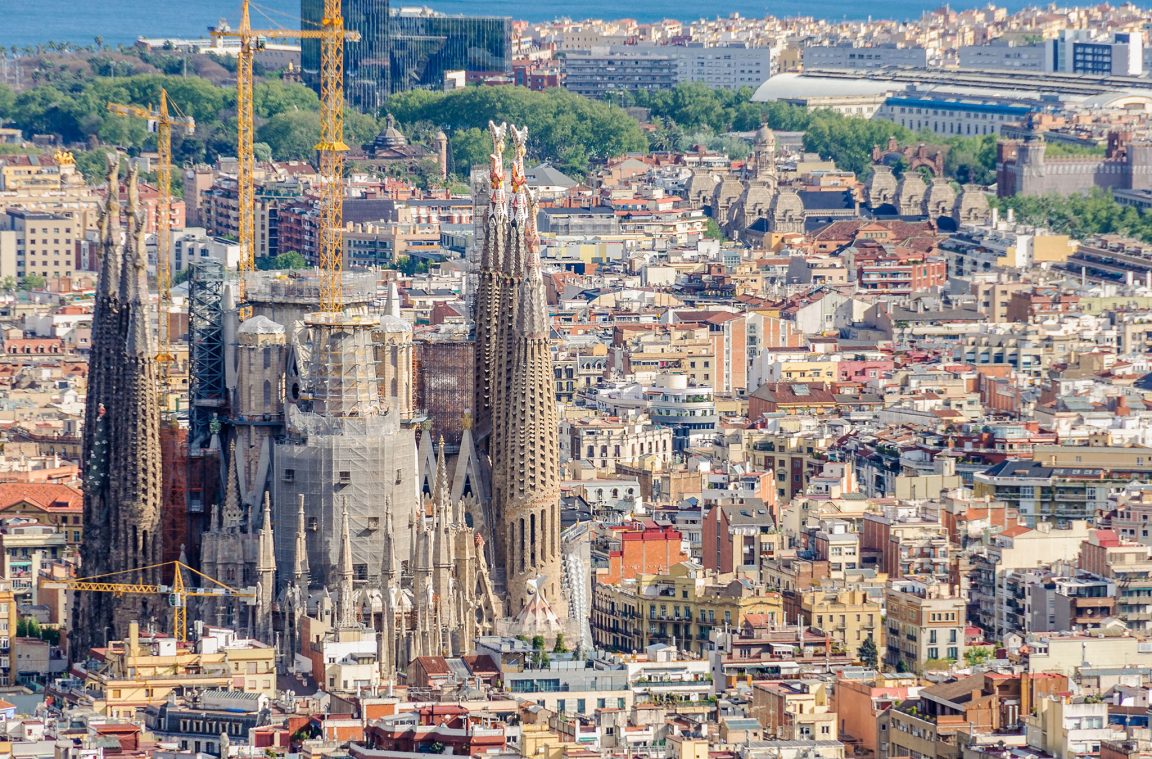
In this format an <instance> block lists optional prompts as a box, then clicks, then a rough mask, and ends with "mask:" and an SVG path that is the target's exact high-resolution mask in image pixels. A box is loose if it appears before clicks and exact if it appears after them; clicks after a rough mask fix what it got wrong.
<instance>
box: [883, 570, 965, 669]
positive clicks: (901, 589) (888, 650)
mask: <svg viewBox="0 0 1152 759" xmlns="http://www.w3.org/2000/svg"><path fill="white" fill-rule="evenodd" d="M885 608H886V609H887V611H888V618H887V624H888V629H887V630H886V644H887V645H886V647H885V655H884V661H885V664H886V665H887V666H889V667H892V668H896V669H900V668H903V669H904V670H905V671H912V672H920V671H922V670H923V669H924V668H925V665H927V664H929V663H931V664H932V665H933V666H935V665H938V664H939V663H941V662H948V661H961V660H962V658H963V656H964V651H965V648H966V646H965V637H964V627H965V623H966V619H967V609H966V604H965V601H964V599H963V598H959V597H957V596H954V595H952V594H951V591H950V589H949V588H948V587H947V586H942V585H938V584H927V583H924V582H920V581H918V580H897V581H894V582H892V583H891V585H890V586H889V587H888V590H887V591H886V593H885Z"/></svg>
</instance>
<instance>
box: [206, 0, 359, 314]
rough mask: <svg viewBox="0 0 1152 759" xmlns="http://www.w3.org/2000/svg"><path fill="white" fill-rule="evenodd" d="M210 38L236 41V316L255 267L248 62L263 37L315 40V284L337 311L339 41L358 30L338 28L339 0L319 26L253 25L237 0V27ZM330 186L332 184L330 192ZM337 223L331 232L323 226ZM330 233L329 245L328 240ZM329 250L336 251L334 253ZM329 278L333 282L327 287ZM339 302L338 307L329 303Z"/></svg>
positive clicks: (328, 5)
mask: <svg viewBox="0 0 1152 759" xmlns="http://www.w3.org/2000/svg"><path fill="white" fill-rule="evenodd" d="M212 36H213V37H214V38H222V37H231V38H234V39H238V40H239V41H240V49H239V51H238V52H237V57H236V159H237V167H236V186H237V189H236V194H237V204H238V207H239V229H238V234H237V237H238V239H239V242H240V267H239V268H240V282H239V299H238V300H239V303H240V319H241V320H244V319H246V318H248V316H250V315H251V308H250V307H249V306H248V305H247V285H246V283H245V281H244V280H245V275H247V274H248V273H249V272H252V271H255V269H256V252H255V237H256V234H255V231H256V221H255V215H256V178H255V173H256V158H255V152H254V149H253V143H254V136H255V126H254V119H253V115H254V114H253V108H252V83H253V73H252V62H253V59H254V58H255V55H256V53H257V52H259V51H260V50H261V49H263V47H264V44H265V43H264V41H265V40H268V39H301V40H303V39H317V40H320V48H321V57H320V61H321V65H320V100H321V106H320V107H321V126H320V131H321V137H320V142H319V144H317V146H316V149H317V150H318V151H320V175H321V182H322V184H323V186H324V187H323V190H322V193H321V228H320V238H321V240H320V267H321V269H323V270H324V272H325V274H324V280H323V281H322V283H321V310H342V308H343V302H342V301H343V294H342V292H340V290H341V288H342V284H343V278H342V273H341V272H342V270H343V262H344V256H343V236H342V231H343V227H344V205H343V197H344V196H343V170H344V152H346V151H347V150H348V146H347V145H345V144H344V42H345V41H346V40H348V41H352V42H355V41H358V40H359V39H360V33H359V32H349V31H346V30H345V29H344V15H343V10H342V8H341V2H340V0H324V18H323V22H322V24H321V28H320V29H301V30H295V29H260V30H257V29H253V28H252V19H251V15H250V13H249V0H242V3H241V9H240V28H238V29H236V30H235V31H232V30H213V31H212ZM333 188H335V189H334V190H333ZM333 222H335V223H338V227H336V228H335V231H334V232H333V231H332V228H331V227H330V226H328V225H330V224H332V223H333ZM333 237H335V245H333V242H332V238H333ZM333 251H337V253H336V254H334V252H333ZM333 282H335V285H333ZM333 303H339V307H338V308H334V307H333V306H332V304H333Z"/></svg>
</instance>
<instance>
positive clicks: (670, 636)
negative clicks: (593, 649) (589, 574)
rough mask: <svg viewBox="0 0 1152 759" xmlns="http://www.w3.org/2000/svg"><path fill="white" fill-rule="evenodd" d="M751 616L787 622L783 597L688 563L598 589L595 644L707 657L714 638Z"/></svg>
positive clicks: (594, 605) (594, 613)
mask: <svg viewBox="0 0 1152 759" xmlns="http://www.w3.org/2000/svg"><path fill="white" fill-rule="evenodd" d="M749 614H761V615H764V616H765V617H766V618H768V619H772V620H776V621H783V603H782V600H781V598H780V594H779V593H777V592H774V591H769V590H767V589H765V588H761V587H759V586H757V585H756V584H754V583H752V582H750V581H749V580H742V579H737V578H736V577H735V576H734V575H731V574H728V575H723V574H715V573H712V572H708V571H706V570H705V569H704V567H702V566H701V565H700V564H697V563H696V562H692V561H684V562H681V563H679V564H676V565H675V566H673V567H672V568H671V569H670V570H669V571H668V572H666V573H661V574H652V575H641V576H640V577H638V578H637V579H635V580H625V581H623V582H621V583H620V584H618V585H607V584H602V583H601V584H597V585H596V587H595V589H594V590H593V594H592V638H593V640H595V641H596V645H598V646H603V647H605V648H608V649H609V650H614V651H640V650H643V649H645V648H647V647H648V646H650V645H652V644H654V643H665V644H672V643H673V641H675V644H676V645H677V646H680V647H681V648H683V649H684V650H686V651H692V652H696V653H702V652H703V651H704V650H705V648H706V646H707V641H708V636H709V633H710V632H711V631H712V630H713V629H716V628H724V627H733V626H739V625H741V624H742V623H743V622H744V620H745V618H746V617H747V616H748V615H749Z"/></svg>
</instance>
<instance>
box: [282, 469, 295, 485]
mask: <svg viewBox="0 0 1152 759" xmlns="http://www.w3.org/2000/svg"><path fill="white" fill-rule="evenodd" d="M282 479H283V480H284V481H285V482H293V481H294V480H295V479H296V470H295V469H285V470H284V476H283V478H282Z"/></svg>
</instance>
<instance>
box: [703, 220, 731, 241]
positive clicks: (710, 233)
mask: <svg viewBox="0 0 1152 759" xmlns="http://www.w3.org/2000/svg"><path fill="white" fill-rule="evenodd" d="M704 236H705V237H707V238H708V239H709V240H727V239H728V238H727V237H726V236H725V235H724V230H723V229H721V228H720V225H719V224H717V223H716V220H715V219H713V218H712V217H708V219H707V221H705V222H704Z"/></svg>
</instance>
